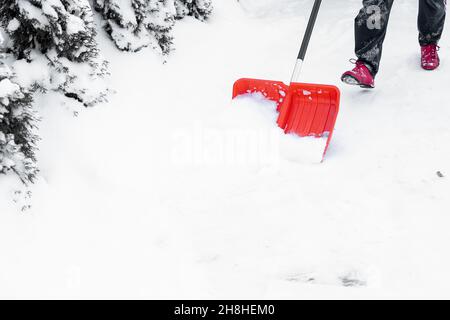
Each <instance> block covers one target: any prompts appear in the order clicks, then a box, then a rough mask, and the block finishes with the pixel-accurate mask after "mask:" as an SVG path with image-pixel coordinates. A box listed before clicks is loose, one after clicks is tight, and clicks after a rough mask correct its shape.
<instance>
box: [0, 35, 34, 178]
mask: <svg viewBox="0 0 450 320" xmlns="http://www.w3.org/2000/svg"><path fill="white" fill-rule="evenodd" d="M0 37H1V36H0ZM1 42H2V39H0V44H1ZM0 49H1V48H0ZM3 59H4V54H3V53H2V52H1V51H0V173H2V174H5V173H7V172H9V171H13V172H15V173H16V174H17V175H18V176H19V178H20V179H21V180H22V181H23V182H24V183H29V182H33V179H34V178H35V176H36V173H37V167H36V158H35V143H36V141H37V139H38V138H37V136H36V135H35V134H34V133H33V131H34V128H35V126H36V121H37V119H36V116H35V113H34V112H33V110H32V106H31V103H32V98H31V94H30V93H29V92H27V91H25V90H24V89H23V88H21V87H20V86H19V85H18V84H16V83H14V82H13V81H11V77H12V75H13V74H12V72H11V70H10V69H9V68H8V67H7V66H6V65H5V64H3V62H2V60H3Z"/></svg>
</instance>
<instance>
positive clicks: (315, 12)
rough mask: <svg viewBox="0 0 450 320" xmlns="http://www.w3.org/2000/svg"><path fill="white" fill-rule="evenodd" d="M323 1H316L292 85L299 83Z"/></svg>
mask: <svg viewBox="0 0 450 320" xmlns="http://www.w3.org/2000/svg"><path fill="white" fill-rule="evenodd" d="M321 4H322V0H315V1H314V6H313V9H312V12H311V16H310V17H309V22H308V26H307V27H306V31H305V35H304V37H303V42H302V46H301V48H300V51H299V53H298V57H297V62H296V63H295V68H294V72H293V73H292V78H291V83H293V82H297V81H298V79H299V77H300V71H301V69H302V65H303V61H304V60H305V56H306V51H307V50H308V46H309V41H310V40H311V35H312V33H313V30H314V25H315V24H316V20H317V16H318V14H319V9H320V5H321Z"/></svg>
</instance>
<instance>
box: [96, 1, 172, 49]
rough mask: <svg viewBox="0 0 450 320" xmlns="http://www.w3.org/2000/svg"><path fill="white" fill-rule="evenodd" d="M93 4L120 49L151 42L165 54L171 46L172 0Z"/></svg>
mask: <svg viewBox="0 0 450 320" xmlns="http://www.w3.org/2000/svg"><path fill="white" fill-rule="evenodd" d="M94 4H95V8H96V10H97V11H99V12H100V13H101V15H102V17H103V18H104V19H105V21H106V23H105V30H106V32H107V33H108V34H109V36H110V37H111V39H112V40H113V41H114V43H115V44H116V46H117V47H118V48H119V49H121V50H125V51H139V50H141V49H142V48H144V47H147V46H151V47H153V48H154V49H157V50H159V51H160V52H161V53H162V54H168V53H169V52H170V50H171V49H172V44H173V42H172V40H173V38H172V36H171V34H170V33H171V30H172V27H173V25H174V23H175V15H176V9H175V6H174V3H173V0H127V1H125V0H94Z"/></svg>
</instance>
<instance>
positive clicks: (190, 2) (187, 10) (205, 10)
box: [175, 0, 213, 21]
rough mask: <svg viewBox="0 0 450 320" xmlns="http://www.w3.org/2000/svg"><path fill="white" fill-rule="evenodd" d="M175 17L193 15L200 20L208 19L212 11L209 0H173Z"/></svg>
mask: <svg viewBox="0 0 450 320" xmlns="http://www.w3.org/2000/svg"><path fill="white" fill-rule="evenodd" d="M175 7H176V9H177V19H182V18H184V17H185V16H193V17H195V18H197V19H199V20H201V21H205V20H207V19H208V17H209V16H210V14H211V13H212V10H213V6H212V2H211V0H175Z"/></svg>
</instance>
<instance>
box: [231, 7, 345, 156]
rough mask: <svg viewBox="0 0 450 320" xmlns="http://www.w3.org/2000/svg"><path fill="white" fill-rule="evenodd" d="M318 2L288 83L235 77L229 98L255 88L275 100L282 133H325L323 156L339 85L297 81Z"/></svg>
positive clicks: (307, 134) (316, 12)
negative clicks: (231, 94)
mask: <svg viewBox="0 0 450 320" xmlns="http://www.w3.org/2000/svg"><path fill="white" fill-rule="evenodd" d="M321 3H322V0H315V2H314V7H313V9H312V13H311V17H310V18H309V22H308V27H307V28H306V32H305V36H304V38H303V43H302V47H301V49H300V52H299V54H298V58H297V62H296V64H295V69H294V72H293V74H292V78H291V83H290V85H286V84H284V83H283V82H280V81H270V80H259V79H239V80H238V81H236V82H235V83H234V87H233V98H235V97H237V96H239V95H242V94H249V93H256V92H259V93H262V94H263V95H264V96H265V97H266V98H267V99H269V100H272V101H275V102H276V103H277V106H278V107H277V110H278V111H279V116H278V120H277V123H278V126H279V127H280V128H282V129H283V130H284V131H285V133H293V134H297V135H299V136H301V137H306V136H315V137H317V138H320V137H328V140H327V144H326V147H325V150H324V154H323V155H324V156H325V153H326V151H327V149H328V146H329V144H330V140H331V137H332V134H333V130H334V125H335V123H336V118H337V115H338V112H339V101H340V92H339V89H338V88H337V87H335V86H331V85H321V84H308V83H298V82H297V80H298V78H299V75H300V71H301V67H302V64H303V61H304V60H305V55H306V51H307V49H308V45H309V41H310V39H311V35H312V32H313V29H314V25H315V23H316V19H317V15H318V13H319V9H320V5H321Z"/></svg>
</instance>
